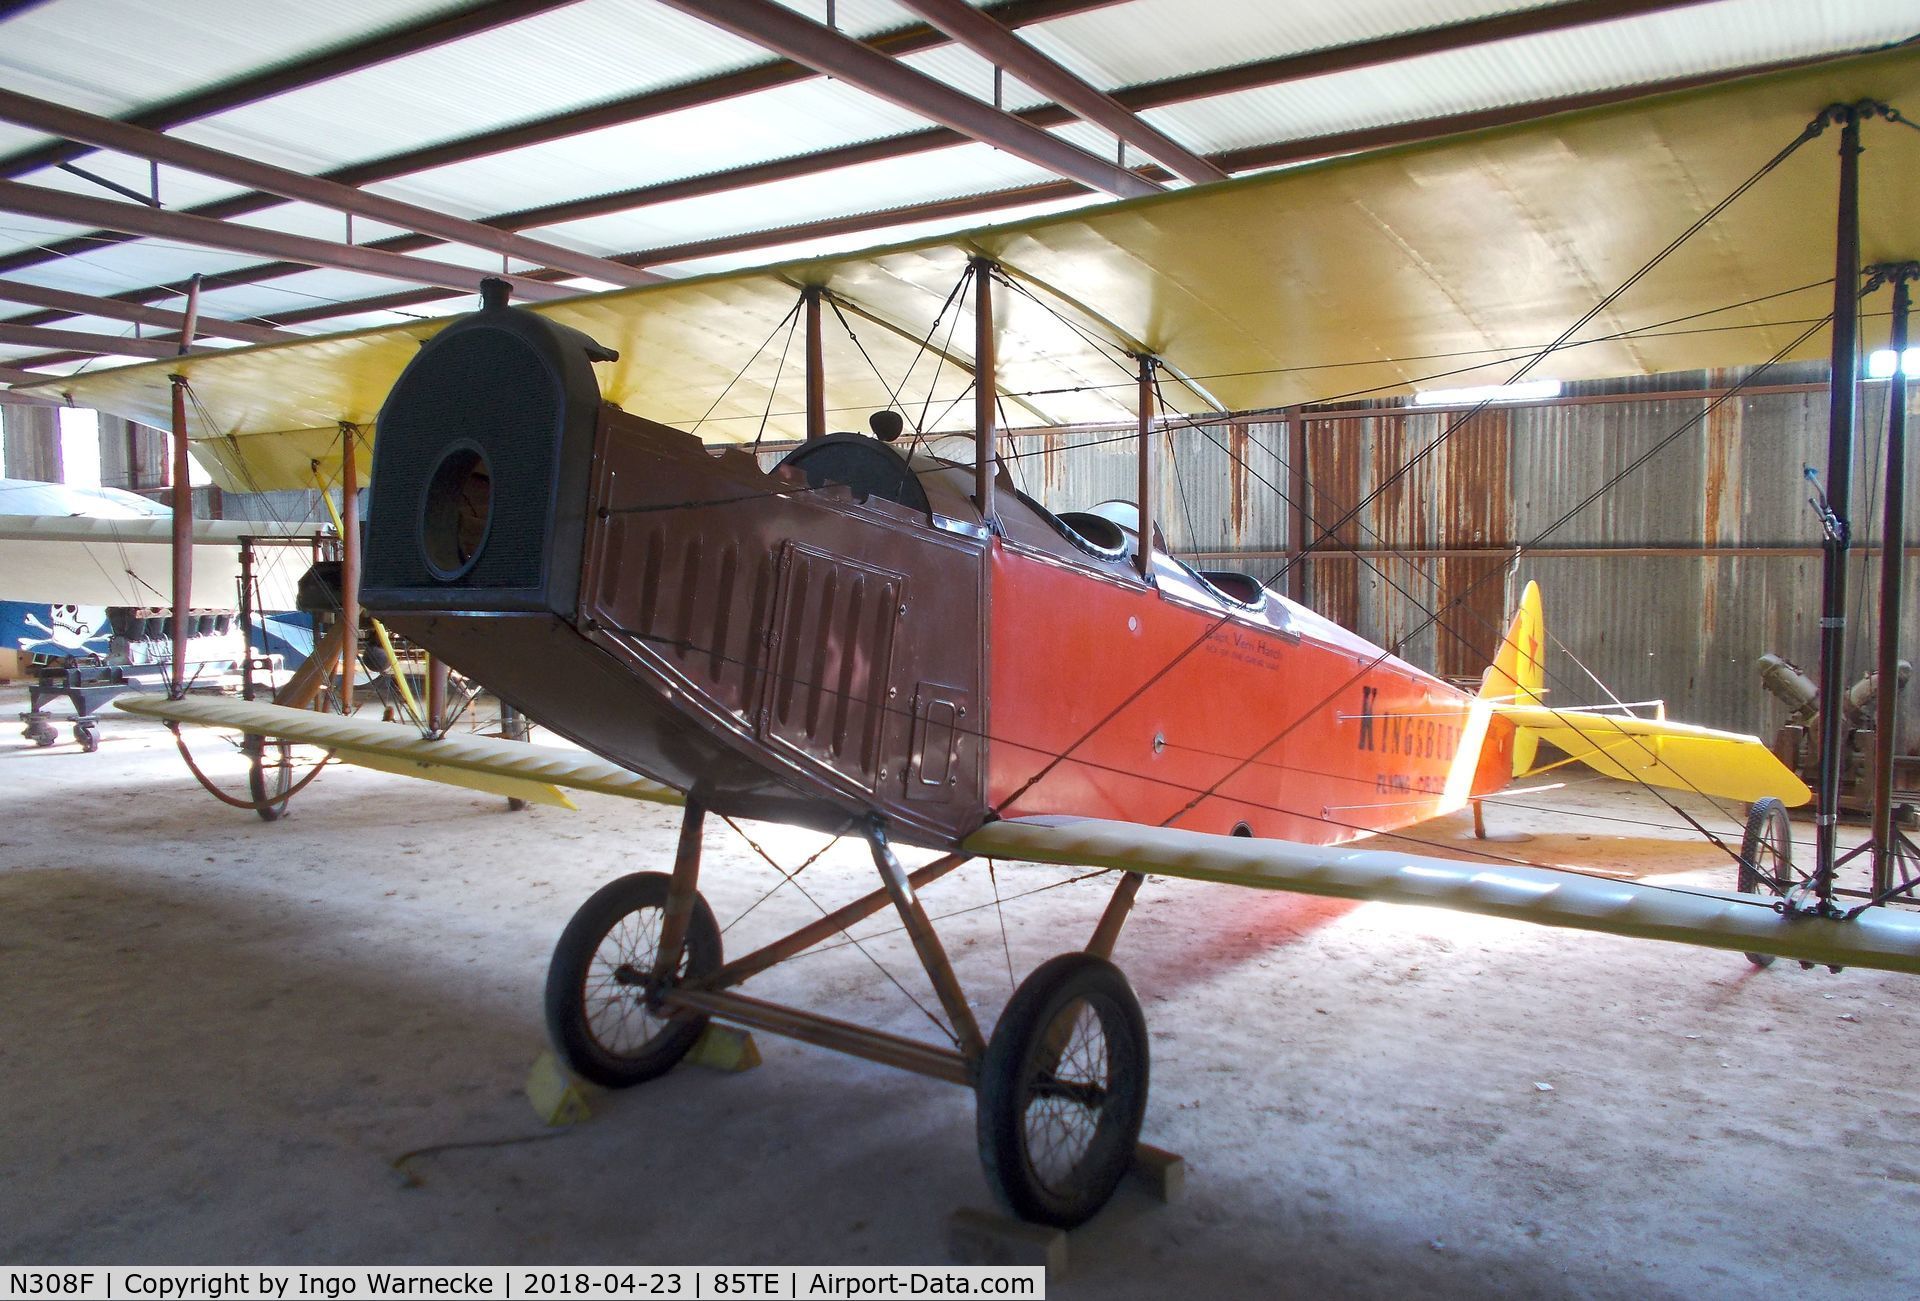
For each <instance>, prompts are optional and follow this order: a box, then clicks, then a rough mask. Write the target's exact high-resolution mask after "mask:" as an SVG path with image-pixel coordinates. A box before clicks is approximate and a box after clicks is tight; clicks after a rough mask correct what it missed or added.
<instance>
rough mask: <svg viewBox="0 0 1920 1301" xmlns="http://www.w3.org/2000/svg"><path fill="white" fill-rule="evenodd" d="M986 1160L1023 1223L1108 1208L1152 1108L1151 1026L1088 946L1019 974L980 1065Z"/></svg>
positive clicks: (1068, 1220) (1077, 1217) (1114, 971)
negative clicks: (1085, 950)
mask: <svg viewBox="0 0 1920 1301" xmlns="http://www.w3.org/2000/svg"><path fill="white" fill-rule="evenodd" d="M978 1108H979V1110H978V1114H977V1120H978V1128H979V1136H980V1161H981V1164H982V1165H984V1166H985V1167H986V1171H987V1182H988V1183H990V1184H991V1185H992V1186H993V1190H994V1194H995V1195H996V1196H997V1197H998V1198H999V1199H1000V1201H1001V1203H1002V1204H1003V1205H1004V1206H1005V1207H1006V1208H1007V1209H1008V1210H1010V1211H1012V1212H1013V1213H1014V1214H1015V1215H1017V1216H1019V1217H1020V1218H1021V1219H1023V1220H1031V1221H1034V1222H1036V1223H1039V1224H1053V1225H1058V1226H1059V1227H1061V1228H1072V1227H1073V1226H1074V1225H1076V1224H1081V1223H1084V1222H1085V1221H1086V1220H1087V1219H1089V1218H1090V1217H1091V1216H1092V1215H1093V1214H1094V1212H1096V1211H1098V1210H1099V1209H1100V1208H1101V1207H1102V1206H1104V1205H1106V1203H1107V1199H1108V1198H1109V1197H1111V1196H1113V1190H1114V1188H1115V1187H1117V1186H1118V1185H1119V1183H1120V1180H1121V1177H1122V1176H1124V1175H1125V1174H1126V1172H1127V1167H1128V1166H1129V1165H1130V1164H1132V1161H1133V1150H1134V1145H1135V1144H1136V1143H1137V1142H1138V1141H1139V1138H1140V1121H1141V1118H1142V1117H1143V1116H1144V1115H1145V1114H1146V1110H1147V1023H1146V1018H1144V1017H1143V1016H1141V1014H1140V1002H1139V1000H1138V999H1136V998H1135V997H1134V996H1133V990H1132V988H1131V987H1129V986H1128V984H1127V978H1126V977H1125V976H1123V975H1121V974H1120V969H1119V968H1118V967H1116V966H1114V965H1113V964H1112V963H1111V962H1108V961H1106V960H1105V959H1103V958H1096V957H1094V956H1092V955H1091V954H1086V953H1065V954H1062V955H1060V956H1059V957H1057V958H1053V959H1051V960H1049V961H1047V962H1044V963H1042V964H1041V965H1040V966H1039V967H1038V968H1037V969H1035V971H1034V973H1033V974H1032V975H1030V976H1028V977H1027V978H1026V979H1025V980H1024V981H1022V982H1021V984H1020V988H1019V989H1017V990H1015V991H1014V994H1013V997H1012V999H1010V1000H1009V1001H1008V1003H1007V1010H1006V1011H1004V1012H1002V1013H1001V1014H1000V1023H999V1024H998V1025H996V1026H995V1027H994V1029H993V1039H992V1041H991V1042H990V1043H988V1045H987V1055H986V1058H985V1060H984V1061H983V1062H982V1063H981V1069H980V1086H979V1098H978Z"/></svg>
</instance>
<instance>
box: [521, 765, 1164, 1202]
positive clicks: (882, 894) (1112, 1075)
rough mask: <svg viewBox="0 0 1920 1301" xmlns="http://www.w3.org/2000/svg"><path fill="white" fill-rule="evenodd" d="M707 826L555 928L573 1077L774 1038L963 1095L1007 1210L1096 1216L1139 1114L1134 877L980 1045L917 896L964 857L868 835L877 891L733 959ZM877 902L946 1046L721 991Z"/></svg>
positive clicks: (551, 1019) (558, 1014) (650, 1073)
mask: <svg viewBox="0 0 1920 1301" xmlns="http://www.w3.org/2000/svg"><path fill="white" fill-rule="evenodd" d="M704 821H705V818H704V811H703V810H702V809H701V808H700V806H699V805H698V804H696V803H694V802H693V801H691V800H689V801H688V804H687V812H686V817H685V819H684V821H683V822H682V824H681V829H680V850H679V855H678V857H677V858H676V859H675V862H674V870H673V874H672V875H671V876H667V875H665V874H663V873H659V872H639V873H635V874H634V875H631V876H626V877H622V878H620V879H619V880H617V881H614V882H612V883H610V884H609V885H606V886H604V887H602V888H601V889H600V890H599V891H598V892H597V893H596V894H594V896H593V897H592V898H590V899H589V900H587V902H586V903H585V904H584V905H583V906H582V907H581V909H580V911H579V912H577V913H576V914H574V917H573V920H572V921H570V922H568V923H567V927H566V930H565V931H564V932H563V933H562V934H561V937H560V942H559V944H558V946H557V947H556V948H555V950H554V955H553V963H552V965H551V967H550V968H549V969H548V975H547V994H546V1013H547V1031H548V1034H549V1036H550V1037H551V1038H552V1040H553V1044H554V1048H555V1049H556V1051H557V1052H558V1053H559V1054H560V1057H561V1059H562V1060H563V1061H564V1062H565V1063H566V1064H567V1065H568V1066H569V1067H570V1068H571V1069H572V1070H574V1071H575V1072H577V1073H578V1074H580V1075H582V1076H584V1077H585V1078H587V1079H589V1080H593V1081H594V1082H596V1083H599V1084H605V1085H610V1086H613V1087H624V1086H627V1085H633V1084H639V1083H642V1082H644V1081H646V1080H650V1079H653V1078H654V1077H656V1076H658V1075H662V1074H664V1073H665V1072H667V1071H668V1070H671V1069H672V1068H673V1066H674V1065H675V1064H676V1063H678V1062H679V1060H680V1059H681V1058H682V1057H684V1056H686V1054H687V1053H688V1051H690V1050H691V1049H692V1047H693V1045H694V1042H695V1041H696V1040H697V1039H699V1037H700V1034H701V1031H702V1030H703V1029H704V1028H705V1027H706V1024H707V1022H708V1020H709V1019H719V1020H723V1021H727V1022H731V1023H733V1024H735V1025H739V1026H744V1027H745V1028H747V1029H750V1030H762V1031H765V1032H767V1033H769V1034H778V1035H784V1036H786V1037H788V1038H792V1039H798V1040H801V1041H802V1042H804V1043H811V1044H815V1045H817V1046H819V1047H822V1048H831V1049H833V1050H835V1051H837V1052H843V1053H847V1054H849V1055H851V1056H855V1057H861V1058H864V1059H866V1060H868V1061H873V1062H878V1063H880V1064H882V1065H886V1066H893V1067H896V1068H898V1069H900V1070H905V1071H911V1072H913V1073H915V1074H918V1075H926V1076H930V1077H932V1078H934V1079H942V1080H947V1081H949V1082H950V1083H953V1084H959V1085H962V1086H964V1087H966V1088H969V1089H972V1090H973V1091H974V1093H975V1101H976V1128H977V1132H978V1134H979V1142H980V1159H981V1164H982V1165H983V1166H984V1168H985V1171H986V1175H987V1181H988V1183H989V1184H990V1185H991V1187H992V1189H993V1192H994V1195H995V1197H996V1198H997V1199H998V1200H999V1201H1000V1203H1001V1204H1002V1205H1003V1206H1004V1207H1005V1208H1006V1209H1007V1210H1009V1211H1011V1212H1012V1213H1013V1214H1015V1215H1018V1216H1021V1217H1022V1218H1024V1219H1028V1220H1033V1221H1036V1222H1039V1223H1043V1224H1052V1225H1058V1226H1061V1227H1065V1228H1070V1227H1072V1226H1074V1225H1076V1224H1081V1223H1083V1222H1085V1221H1086V1220H1087V1219H1088V1218H1090V1217H1091V1216H1092V1215H1093V1214H1094V1213H1095V1212H1097V1211H1098V1210H1099V1209H1100V1208H1101V1207H1102V1206H1104V1205H1106V1203H1107V1200H1108V1199H1109V1198H1110V1197H1112V1195H1113V1191H1114V1188H1115V1187H1116V1186H1117V1185H1118V1184H1119V1182H1120V1179H1121V1178H1122V1176H1124V1175H1125V1174H1126V1172H1127V1170H1128V1168H1129V1166H1131V1164H1132V1163H1133V1159H1134V1150H1135V1147H1136V1145H1137V1143H1138V1141H1139V1136H1140V1123H1141V1119H1142V1117H1143V1116H1144V1115H1145V1113H1146V1106H1147V1077H1148V1071H1147V1032H1146V1021H1145V1018H1144V1017H1143V1016H1142V1015H1141V1012H1140V1003H1139V1000H1138V999H1136V998H1135V997H1134V995H1133V990H1132V989H1131V988H1130V987H1129V986H1128V984H1127V980H1126V977H1125V976H1123V975H1122V974H1121V973H1120V969H1119V968H1118V967H1116V966H1114V965H1113V963H1112V962H1111V961H1110V960H1109V955H1110V954H1111V953H1112V950H1113V945H1114V942H1115V941H1116V940H1117V939H1118V938H1119V933H1120V928H1121V926H1122V925H1123V924H1124V923H1125V920H1126V916H1127V913H1128V910H1129V909H1130V908H1131V906H1132V903H1133V897H1134V894H1135V893H1136V892H1137V891H1138V890H1139V888H1140V882H1141V879H1142V878H1141V877H1140V875H1139V874H1138V873H1127V874H1126V875H1125V876H1123V877H1122V878H1121V881H1120V884H1119V886H1118V887H1117V888H1116V889H1115V891H1114V896H1113V900H1112V902H1111V903H1110V904H1109V905H1108V906H1107V910H1106V913H1105V915H1103V916H1102V917H1101V919H1100V924H1099V926H1098V928H1097V929H1096V930H1095V932H1094V935H1093V937H1092V939H1091V940H1090V942H1089V943H1088V946H1087V949H1086V950H1085V951H1083V952H1079V953H1065V954H1061V955H1060V956H1059V957H1056V958H1053V959H1051V960H1050V961H1048V962H1045V963H1042V964H1041V965H1040V967H1039V968H1038V969H1036V970H1035V971H1034V972H1033V973H1032V974H1031V975H1030V976H1028V977H1027V979H1026V980H1025V981H1023V982H1022V983H1021V985H1020V987H1019V988H1018V989H1017V990H1015V991H1014V995H1013V997H1012V999H1011V1000H1009V1001H1008V1003H1007V1007H1006V1010H1005V1011H1004V1012H1003V1013H1002V1014H1001V1016H1000V1021H999V1024H998V1025H996V1026H995V1027H994V1030H993V1036H992V1038H991V1039H990V1040H989V1039H986V1038H984V1037H983V1036H982V1035H981V1032H980V1028H979V1025H978V1023H977V1022H976V1021H975V1019H974V1015H973V1011H972V1008H971V1006H970V1005H969V1004H968V1002H967V998H966V995H965V993H964V991H963V990H962V989H961V987H960V982H959V980H958V978H957V977H956V976H955V975H954V971H953V966H952V964H951V963H950V962H949V961H948V960H947V955H946V951H945V949H944V948H943V947H942V946H941V943H940V939H939V936H938V935H937V934H935V932H934V928H933V923H932V921H931V920H930V919H929V918H928V916H927V913H926V910H925V908H923V907H922V906H921V903H920V900H919V896H918V891H919V890H920V889H922V888H923V887H925V886H927V885H930V884H931V883H932V882H934V881H936V880H938V879H939V878H940V877H942V876H944V875H946V874H947V873H948V872H951V871H952V870H953V869H955V868H956V867H959V866H960V865H961V864H962V863H964V862H966V861H967V856H966V855H964V854H950V855H948V856H946V857H944V858H940V859H936V860H935V861H934V862H932V863H929V864H927V865H926V866H925V867H922V868H920V869H919V870H917V871H914V872H911V873H909V872H908V871H906V869H905V868H904V867H902V866H901V864H900V861H899V860H898V859H897V858H896V857H895V856H894V853H893V850H892V847H891V846H890V845H889V844H888V843H887V838H886V834H885V830H884V828H883V827H881V826H880V825H879V824H878V823H875V824H874V825H872V826H871V827H869V828H868V830H867V833H866V838H867V842H868V845H869V847H870V848H871V850H872V852H873V860H874V865H875V867H876V868H878V869H879V873H880V879H881V887H880V889H878V890H875V891H873V892H872V893H871V894H868V895H866V896H865V897H864V898H861V899H858V900H856V901H855V902H853V903H851V904H848V905H847V906H846V907H844V908H841V909H840V910H838V911H837V912H834V913H831V914H829V915H828V916H826V917H822V918H821V919H820V920H819V921H816V922H813V923H810V924H809V925H806V926H803V927H801V928H800V929H799V930H797V931H795V932H793V933H792V934H790V935H787V936H785V937H783V938H781V939H778V940H775V941H774V942H773V943H771V944H768V945H766V946H764V947H762V948H760V949H758V950H756V951H754V952H753V953H750V954H748V955H747V956H746V957H744V958H737V959H735V960H734V961H733V962H730V963H728V962H724V961H723V959H722V954H721V944H720V931H719V927H718V926H717V925H716V924H715V922H714V917H713V912H712V910H711V909H710V908H708V906H707V903H706V901H705V900H704V899H703V898H701V897H700V893H699V890H698V888H697V887H698V882H699V875H700V849H701V830H702V826H703V823H704ZM888 904H892V905H893V907H894V909H895V911H896V912H897V913H898V914H899V917H900V920H901V922H902V923H903V925H904V927H905V929H906V932H907V935H908V937H909V938H910V939H911V940H912V941H913V947H914V951H915V953H917V954H918V956H919V958H920V963H921V966H922V968H924V970H925V971H926V975H927V979H928V982H929V983H930V984H931V985H932V986H933V989H934V993H935V994H936V995H937V996H938V998H939V1001H940V1006H941V1008H942V1010H943V1011H945V1013H946V1017H947V1024H948V1025H949V1026H951V1027H952V1030H951V1034H952V1038H953V1040H954V1046H953V1047H951V1048H948V1047H942V1046H939V1045H935V1044H929V1043H924V1042H922V1041H919V1040H916V1039H909V1038H906V1037H904V1036H902V1035H896V1034H890V1033H888V1032H886V1031H882V1030H874V1029H869V1028H867V1027H865V1026H859V1025H853V1024H850V1023H848V1022H845V1021H839V1020H834V1019H831V1018H828V1017H824V1016H819V1015H817V1014H814V1013H811V1012H804V1011H801V1010H799V1009H797V1008H790V1007H783V1006H780V1005H778V1004H774V1003H768V1002H765V1001H762V1000H760V999H756V998H749V997H747V996H745V995H743V994H738V993H733V992H730V990H731V987H732V986H735V985H738V984H740V983H741V982H742V981H745V980H746V979H748V978H749V977H751V976H753V975H756V974H758V973H759V972H762V971H765V970H767V969H768V968H770V967H773V966H775V965H777V964H779V963H781V962H784V961H786V960H787V959H788V958H791V957H794V956H796V955H798V954H800V953H802V952H804V951H805V950H807V949H809V948H812V947H813V946H814V945H816V944H819V943H821V942H822V941H824V940H827V939H830V938H832V937H833V936H835V935H838V934H840V933H842V932H843V931H845V930H846V929H847V928H848V927H850V926H852V925H853V924H854V923H855V922H858V921H860V920H862V919H863V918H866V917H870V916H872V915H873V914H874V913H877V912H879V911H881V910H882V909H884V908H886V907H887V905H888Z"/></svg>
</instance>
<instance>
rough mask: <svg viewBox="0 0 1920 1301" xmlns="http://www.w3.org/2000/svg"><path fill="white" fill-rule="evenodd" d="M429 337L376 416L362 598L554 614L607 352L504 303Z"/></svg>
mask: <svg viewBox="0 0 1920 1301" xmlns="http://www.w3.org/2000/svg"><path fill="white" fill-rule="evenodd" d="M505 291H506V286H505V285H504V283H502V282H499V281H488V282H487V283H486V286H485V287H484V292H485V306H484V308H483V309H482V310H481V311H478V312H475V313H473V314H472V315H470V316H466V317H462V318H461V319H459V320H457V321H455V322H454V323H453V324H451V325H449V326H448V327H447V328H446V329H444V330H442V331H441V332H440V333H439V334H437V335H435V336H434V337H433V338H432V339H431V340H429V341H428V342H427V343H426V345H425V346H424V347H422V348H421V350H420V353H419V355H418V356H416V357H415V358H414V359H413V361H412V362H410V363H409V364H408V366H407V368H406V370H404V371H403V372H401V375H400V378H399V379H398V380H397V381H396V382H395V383H394V386H393V390H392V392H391V393H389V394H388V396H387V400H386V404H385V405H384V406H383V407H382V408H381V410H380V417H379V423H378V425H377V427H376V430H377V432H376V437H375V440H374V454H373V482H372V486H371V488H370V490H369V491H370V495H371V500H370V502H369V507H368V526H367V541H366V559H365V577H364V582H363V587H362V600H363V601H364V602H365V604H366V605H367V606H368V607H369V608H371V609H374V610H417V611H431V610H450V611H451V610H473V611H501V612H505V611H525V612H533V611H549V612H552V613H554V614H558V615H561V616H562V617H571V616H572V614H573V612H574V609H575V603H576V598H577V595H578V590H579V582H580V559H581V545H582V539H583V537H584V534H585V515H586V501H587V491H588V483H589V478H590V473H591V461H592V456H593V440H594V430H595V426H596V423H597V421H598V419H599V413H600V405H601V404H600V385H599V382H598V380H597V379H596V378H595V377H594V374H593V366H592V363H593V362H594V361H596V360H610V359H611V358H612V357H613V356H614V355H615V354H613V353H611V352H609V351H608V350H606V349H604V348H602V347H600V345H598V344H597V343H595V342H594V341H593V340H591V339H589V338H588V337H587V336H586V335H584V334H581V333H580V332H579V331H577V330H573V329H570V328H569V327H567V326H564V325H558V324H556V323H554V322H552V321H549V320H547V319H545V318H544V317H541V316H538V315H535V314H534V313H532V312H528V311H525V310H522V309H519V308H515V307H510V306H508V305H507V303H506V292H505Z"/></svg>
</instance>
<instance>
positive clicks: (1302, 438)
mask: <svg viewBox="0 0 1920 1301" xmlns="http://www.w3.org/2000/svg"><path fill="white" fill-rule="evenodd" d="M1304 414H1305V413H1303V412H1302V411H1301V410H1300V408H1299V407H1293V408H1291V409H1290V410H1288V412H1287V537H1288V540H1289V541H1290V542H1291V544H1292V548H1291V549H1292V551H1293V558H1292V561H1291V563H1289V564H1288V565H1287V596H1288V597H1289V598H1290V599H1292V600H1294V601H1298V602H1300V603H1301V604H1303V605H1304V604H1305V603H1306V600H1307V422H1306V420H1305V419H1304V418H1303V417H1304Z"/></svg>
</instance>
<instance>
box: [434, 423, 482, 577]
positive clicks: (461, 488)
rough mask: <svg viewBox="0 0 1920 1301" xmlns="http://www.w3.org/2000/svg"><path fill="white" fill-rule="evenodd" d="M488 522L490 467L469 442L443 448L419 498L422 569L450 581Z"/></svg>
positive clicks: (467, 563) (464, 566)
mask: <svg viewBox="0 0 1920 1301" xmlns="http://www.w3.org/2000/svg"><path fill="white" fill-rule="evenodd" d="M492 522H493V471H492V470H491V469H489V468H488V466H487V458H486V457H485V456H483V455H481V453H480V449H479V448H478V447H475V446H474V445H473V444H472V443H461V444H458V445H457V446H455V447H452V448H449V449H448V450H447V454H446V455H445V456H443V457H441V458H440V464H439V465H437V466H435V467H434V470H433V474H432V475H431V476H429V477H428V479H427V491H426V495H425V496H424V498H423V499H422V501H421V503H420V549H421V552H422V553H423V554H424V555H425V557H426V561H427V569H428V570H429V571H430V572H431V573H432V574H433V576H434V577H435V578H437V579H439V580H440V581H441V582H443V583H451V582H452V581H454V580H455V579H457V578H459V577H460V576H461V575H463V574H465V573H466V572H467V571H468V570H469V569H472V568H473V562H474V561H475V560H476V559H477V558H478V557H479V555H480V548H481V547H483V546H485V545H486V542H487V527H488V525H489V524H491V523H492Z"/></svg>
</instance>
